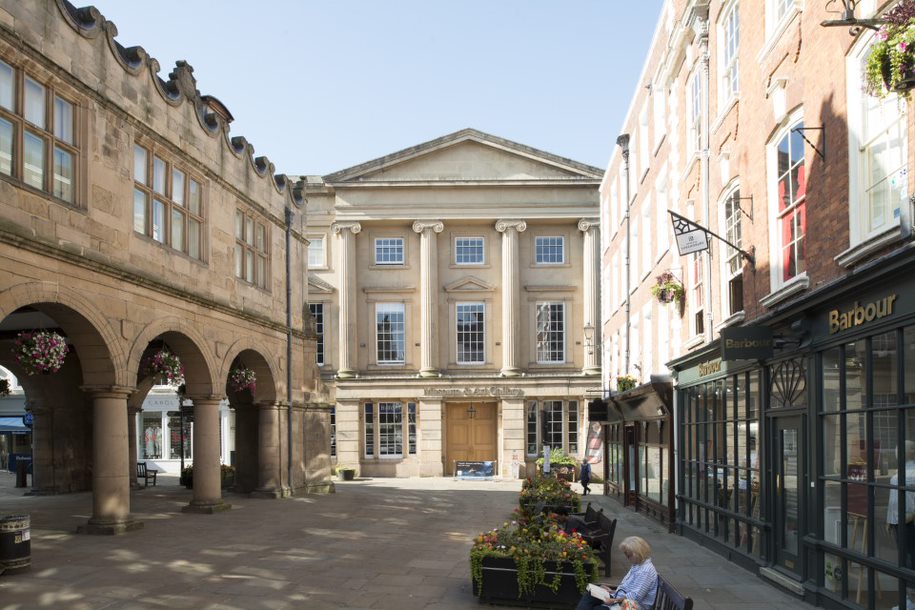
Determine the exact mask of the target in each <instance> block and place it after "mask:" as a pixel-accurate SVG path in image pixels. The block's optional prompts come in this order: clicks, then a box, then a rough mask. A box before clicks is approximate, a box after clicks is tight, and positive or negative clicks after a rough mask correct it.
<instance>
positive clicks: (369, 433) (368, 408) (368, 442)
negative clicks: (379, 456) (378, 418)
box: [363, 402, 375, 457]
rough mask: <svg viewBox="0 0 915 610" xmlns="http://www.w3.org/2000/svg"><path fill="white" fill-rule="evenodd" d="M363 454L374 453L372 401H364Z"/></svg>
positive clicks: (373, 412)
mask: <svg viewBox="0 0 915 610" xmlns="http://www.w3.org/2000/svg"><path fill="white" fill-rule="evenodd" d="M363 413H364V417H365V455H367V456H369V457H371V456H373V455H375V408H374V406H373V405H372V403H370V402H367V403H365V408H364V411H363Z"/></svg>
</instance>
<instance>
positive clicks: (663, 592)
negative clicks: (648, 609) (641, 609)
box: [652, 576, 693, 610]
mask: <svg viewBox="0 0 915 610" xmlns="http://www.w3.org/2000/svg"><path fill="white" fill-rule="evenodd" d="M652 610H693V600H692V598H690V597H683V595H681V594H680V592H679V591H677V590H676V589H675V588H674V586H673V585H672V584H670V583H669V582H667V581H666V580H664V579H663V578H661V577H660V576H658V595H657V597H655V600H654V606H653V608H652Z"/></svg>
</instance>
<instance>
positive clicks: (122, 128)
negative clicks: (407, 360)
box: [0, 0, 330, 531]
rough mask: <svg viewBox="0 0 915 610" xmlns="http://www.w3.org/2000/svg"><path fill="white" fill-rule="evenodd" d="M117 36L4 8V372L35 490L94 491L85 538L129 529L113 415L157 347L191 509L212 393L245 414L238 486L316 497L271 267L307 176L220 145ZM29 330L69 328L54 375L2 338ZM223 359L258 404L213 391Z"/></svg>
mask: <svg viewBox="0 0 915 610" xmlns="http://www.w3.org/2000/svg"><path fill="white" fill-rule="evenodd" d="M116 34H117V28H116V27H115V25H114V24H113V23H112V22H110V21H107V20H106V19H105V18H104V17H103V16H101V15H100V14H99V13H98V12H97V11H96V10H95V9H94V8H92V7H87V8H80V9H77V8H74V7H73V6H72V5H70V4H69V3H68V2H66V1H65V0H49V1H46V2H36V3H31V2H30V3H18V2H17V3H7V4H6V5H5V6H4V7H3V8H2V9H0V61H2V62H3V64H0V72H2V73H3V74H2V75H0V80H2V81H3V82H2V84H0V89H2V93H0V97H2V98H3V99H2V100H0V128H3V129H4V130H5V131H4V133H9V134H11V136H10V137H11V139H12V145H11V146H9V147H8V148H7V147H6V146H7V144H6V142H4V143H3V144H0V146H4V150H3V151H0V157H3V160H4V162H3V163H0V165H2V167H0V200H2V202H3V205H2V206H0V257H2V259H3V264H2V265H0V269H2V271H0V319H2V323H0V329H2V331H3V333H2V336H0V339H2V343H3V344H4V345H3V346H0V364H2V365H3V366H4V367H6V368H8V369H10V370H11V371H13V372H14V373H15V374H16V375H17V376H18V378H19V380H20V383H21V384H22V386H23V388H25V391H26V396H27V400H28V405H29V406H30V408H31V410H32V412H33V413H34V415H35V427H34V436H35V439H34V441H35V467H34V481H35V485H36V490H37V491H41V492H49V493H54V492H61V491H77V490H83V489H89V488H91V489H92V490H93V496H94V510H93V517H92V519H90V522H89V528H88V529H90V530H93V529H101V530H103V531H123V530H124V529H129V528H130V527H132V526H134V525H136V524H135V522H134V520H133V519H132V517H131V516H130V497H129V484H130V479H131V477H132V473H133V472H134V468H133V461H134V460H135V457H134V456H135V455H136V453H135V447H134V446H133V445H134V443H133V439H135V438H136V434H135V431H134V430H133V429H132V422H133V421H135V420H134V418H133V417H129V416H128V414H129V413H130V415H131V416H132V415H133V414H134V413H135V412H136V410H137V409H139V408H140V405H142V402H143V398H144V397H145V395H146V393H147V392H148V391H149V389H150V387H151V386H152V384H153V382H154V381H155V379H153V378H152V377H150V376H149V375H148V374H146V372H145V371H144V367H143V366H142V365H141V363H142V362H143V361H144V358H146V357H148V356H149V355H150V354H151V353H153V352H154V351H156V350H158V349H161V348H162V347H166V348H167V349H168V350H170V351H171V352H173V353H174V354H176V355H178V356H179V357H180V359H181V362H182V364H183V365H184V368H185V378H186V396H187V398H188V399H190V400H192V401H193V404H194V409H193V410H194V418H195V424H194V439H193V441H194V443H193V444H194V456H193V457H194V466H195V476H194V485H195V487H194V498H193V500H192V501H191V503H190V505H189V508H191V509H195V510H202V511H210V510H217V509H220V508H221V507H222V504H223V503H222V500H221V498H220V491H219V451H218V428H217V427H216V426H217V425H218V417H217V405H218V402H219V400H220V399H221V398H223V397H225V396H228V398H229V400H230V403H231V405H232V407H233V408H234V409H235V410H236V412H237V414H238V417H239V419H240V420H243V421H244V422H245V423H244V425H239V426H238V436H239V438H238V439H236V440H237V447H238V453H239V455H238V459H239V461H240V462H241V461H244V462H245V465H244V467H243V468H244V469H247V470H249V471H251V472H252V473H254V474H252V475H251V480H250V487H251V488H252V489H257V490H260V491H262V492H264V493H267V494H270V495H277V496H279V495H288V494H290V493H295V492H300V491H305V490H308V489H327V488H329V486H330V483H329V479H328V477H329V465H330V464H329V460H328V449H329V447H328V441H327V438H328V436H327V434H326V433H327V430H328V425H329V411H328V410H327V409H326V408H323V407H320V406H318V403H320V402H322V401H321V400H320V397H319V395H318V394H316V392H317V391H318V389H319V388H317V387H316V384H317V380H316V377H315V368H314V366H313V361H314V341H313V339H310V338H309V337H310V335H309V333H308V332H306V329H305V317H304V316H303V311H302V306H301V304H302V303H304V302H305V301H306V300H307V294H306V292H305V290H306V287H305V286H303V285H302V284H301V282H300V281H295V278H291V280H290V279H289V278H287V271H286V269H287V259H288V262H289V264H290V266H291V267H292V268H293V269H300V268H303V267H304V266H305V264H306V261H305V258H304V257H305V251H306V250H305V241H304V236H303V235H302V232H301V230H300V229H299V227H301V226H302V222H303V221H302V218H303V216H304V213H305V210H304V198H303V195H302V185H301V184H296V183H294V182H293V181H292V180H290V179H289V178H287V177H286V176H285V175H274V167H273V165H272V164H271V163H270V162H269V160H268V159H267V158H266V157H254V156H253V147H252V146H251V145H250V144H249V143H248V142H247V141H246V140H245V139H244V138H242V137H232V136H230V135H229V123H230V122H231V120H232V117H231V114H230V113H229V112H228V110H227V109H226V108H225V106H224V105H222V103H220V102H219V101H218V100H216V99H215V98H213V97H211V96H206V95H201V94H200V92H199V91H197V89H196V83H195V80H194V75H193V69H192V68H191V66H189V65H187V64H185V63H183V62H179V63H178V64H177V65H176V66H175V68H174V70H172V71H171V73H170V74H169V75H168V76H167V77H166V78H163V77H161V76H160V74H159V64H158V62H157V61H156V60H155V59H153V58H151V57H149V56H148V55H147V54H146V52H145V51H144V50H143V49H142V48H141V47H131V46H124V45H123V44H121V43H120V42H119V41H117V40H116V39H115V38H114V36H115V35H116ZM4 153H6V154H5V156H4ZM287 216H288V217H287ZM287 226H289V227H290V231H291V239H290V240H288V241H287V237H286V232H287ZM287 243H291V246H290V247H289V248H287V245H286V244H287ZM289 281H292V284H293V289H292V296H291V299H292V300H291V303H288V304H287V297H286V285H287V282H289ZM287 306H288V307H289V308H290V309H291V312H292V314H291V315H292V318H291V329H290V327H289V326H288V325H287V322H286V317H287V314H286V311H287ZM33 328H47V329H55V330H56V331H57V332H59V333H60V334H62V335H64V336H65V337H66V339H67V343H68V344H69V345H70V353H69V355H68V356H67V359H66V363H65V365H64V367H63V369H62V370H61V371H60V372H59V373H57V374H54V375H49V376H29V375H27V374H25V372H24V371H23V369H22V367H21V366H20V365H19V364H18V363H17V362H16V361H15V359H14V358H13V356H12V353H11V346H12V343H13V340H14V339H15V337H16V334H17V332H18V331H20V330H23V329H33ZM287 332H289V337H290V338H291V339H290V340H291V342H292V343H291V351H290V352H289V353H290V354H291V356H292V359H291V360H290V359H289V358H288V357H287V345H288V344H287ZM236 366H245V367H247V368H250V369H253V370H254V371H255V372H256V376H257V387H256V391H255V392H254V394H253V396H252V395H251V394H250V393H247V392H245V393H235V392H232V391H231V390H230V389H229V388H228V387H227V378H228V375H229V372H230V370H232V369H233V367H236ZM289 381H291V384H290V383H289ZM129 422H130V423H129ZM290 425H291V426H292V429H291V431H290V429H289V426H290ZM128 438H130V439H131V441H130V443H129V442H128ZM289 440H291V441H292V444H291V445H290V443H289ZM290 448H291V455H290ZM131 452H132V453H131ZM241 468H242V467H240V469H241Z"/></svg>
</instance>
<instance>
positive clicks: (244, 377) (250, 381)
mask: <svg viewBox="0 0 915 610" xmlns="http://www.w3.org/2000/svg"><path fill="white" fill-rule="evenodd" d="M229 387H230V388H231V389H232V391H233V392H244V391H245V390H248V391H250V392H251V396H254V390H255V389H256V388H257V376H256V375H255V374H254V371H252V370H251V369H249V368H247V367H244V366H240V367H238V368H234V369H232V371H231V372H230V373H229Z"/></svg>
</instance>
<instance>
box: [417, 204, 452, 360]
mask: <svg viewBox="0 0 915 610" xmlns="http://www.w3.org/2000/svg"><path fill="white" fill-rule="evenodd" d="M444 228H445V226H444V225H443V224H442V223H441V221H438V220H436V221H419V220H417V221H416V222H414V223H413V230H414V231H415V232H416V233H419V236H420V237H419V252H420V254H419V260H420V262H419V276H420V292H421V294H420V303H421V305H422V314H421V320H420V325H421V327H422V333H421V339H420V345H421V347H420V349H421V354H422V356H421V358H420V369H419V375H420V377H438V376H439V372H438V341H436V339H437V334H436V327H437V324H436V320H437V318H438V298H437V297H438V282H437V277H438V256H437V255H438V249H437V247H436V242H437V241H438V240H437V238H436V235H437V234H438V233H441V232H442V230H443V229H444Z"/></svg>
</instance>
